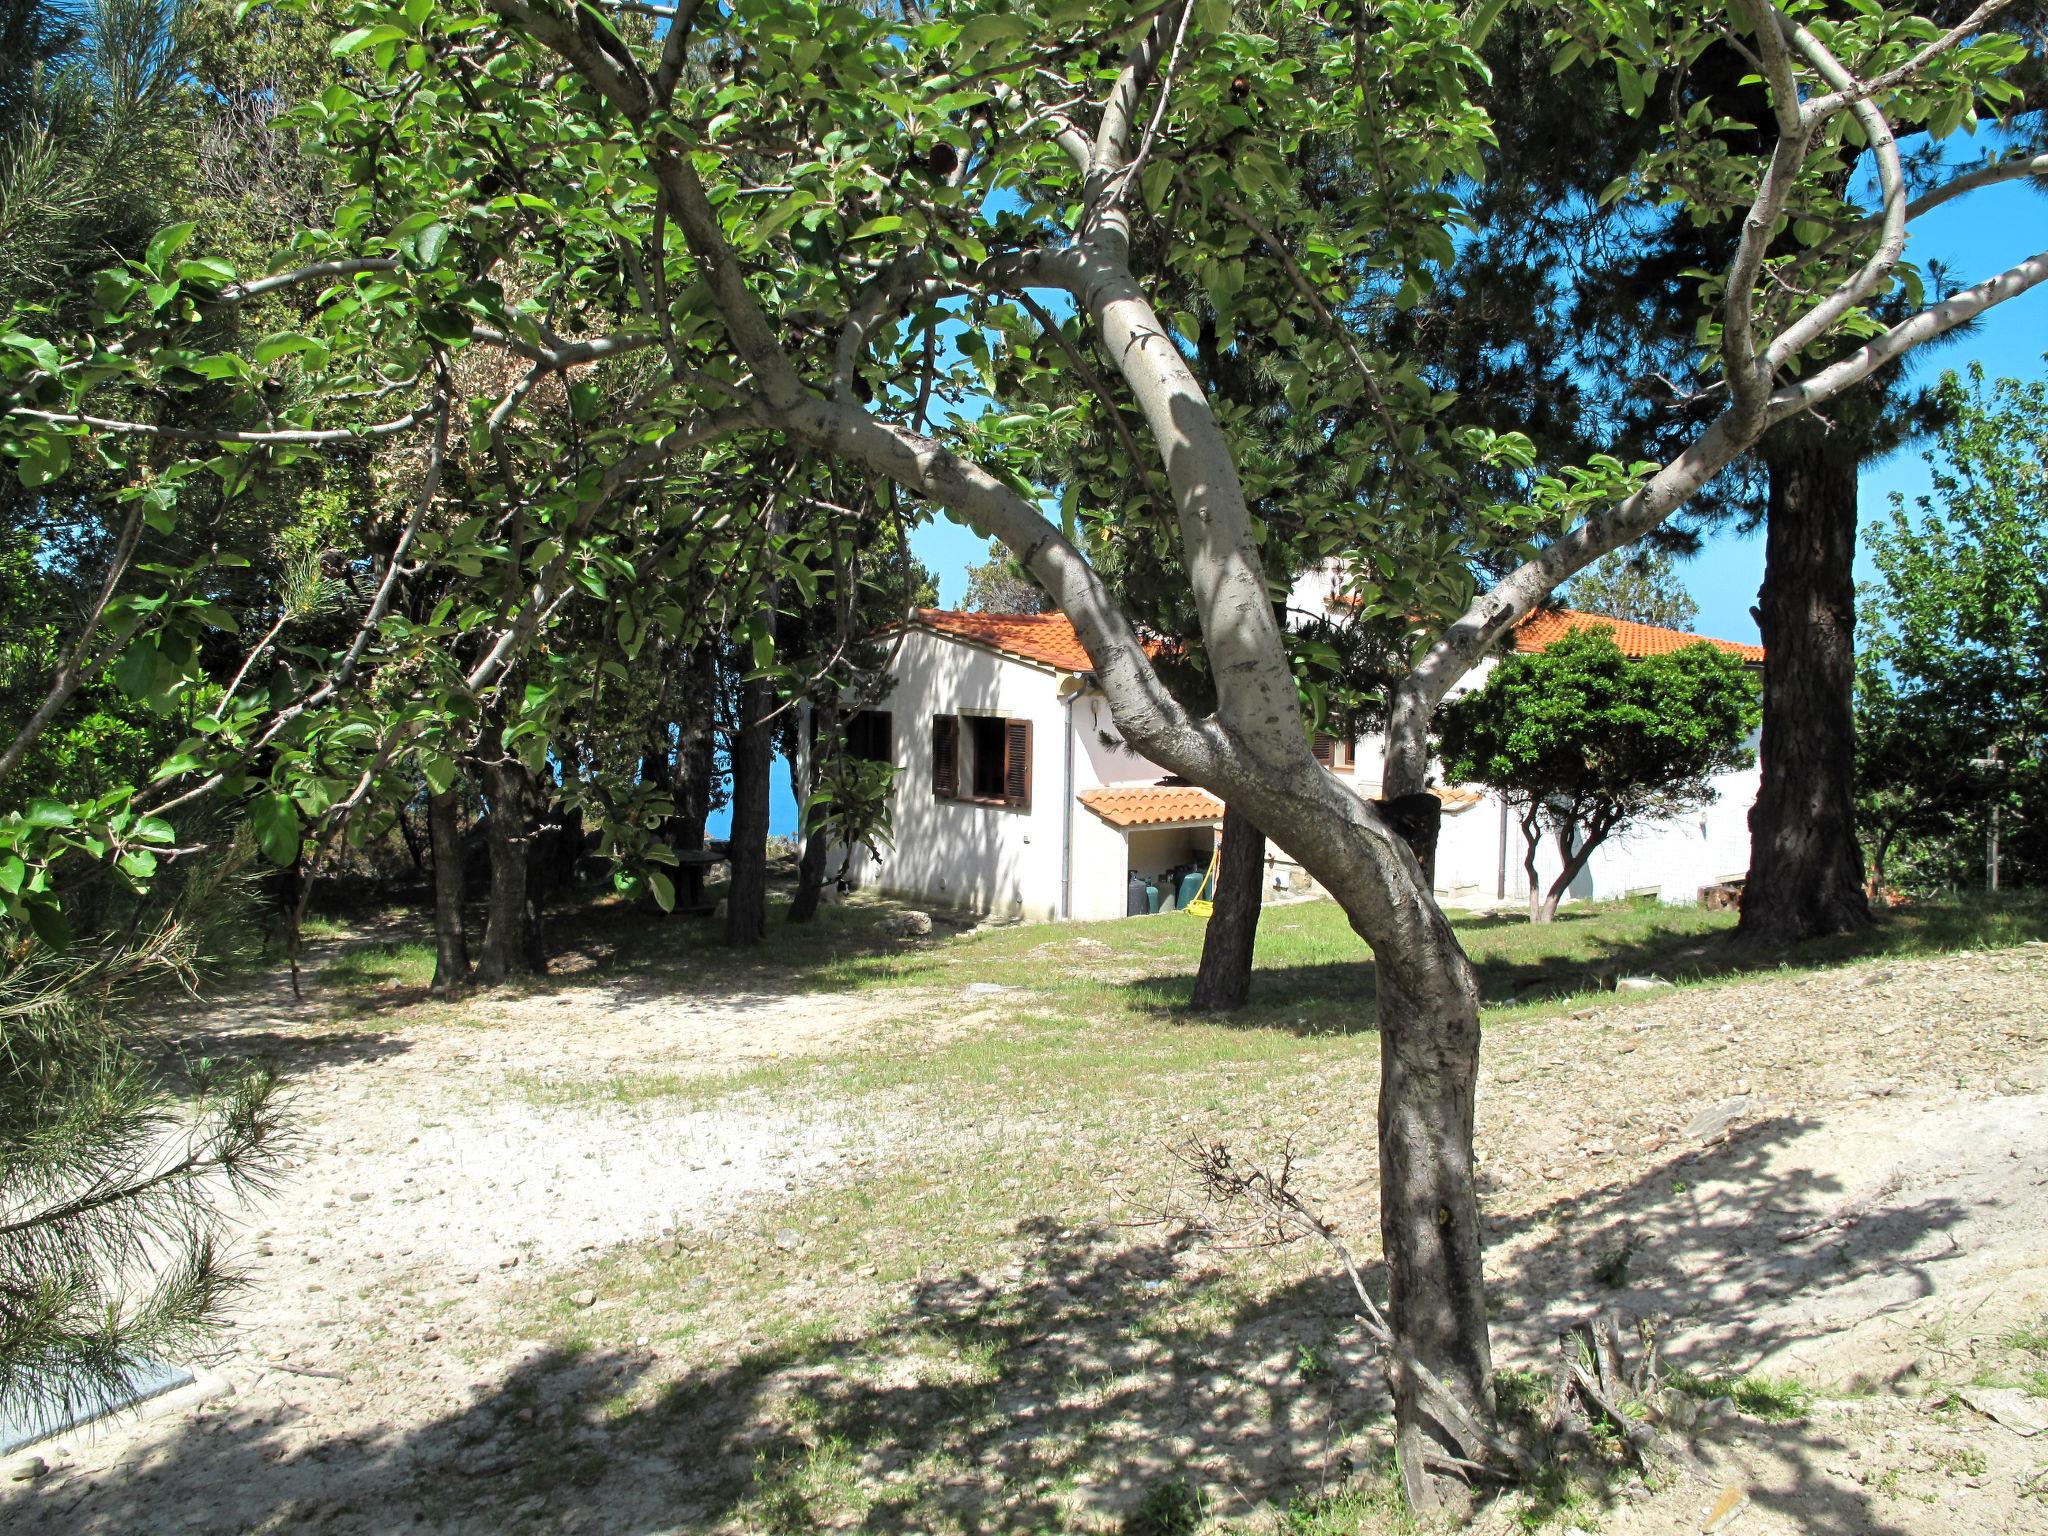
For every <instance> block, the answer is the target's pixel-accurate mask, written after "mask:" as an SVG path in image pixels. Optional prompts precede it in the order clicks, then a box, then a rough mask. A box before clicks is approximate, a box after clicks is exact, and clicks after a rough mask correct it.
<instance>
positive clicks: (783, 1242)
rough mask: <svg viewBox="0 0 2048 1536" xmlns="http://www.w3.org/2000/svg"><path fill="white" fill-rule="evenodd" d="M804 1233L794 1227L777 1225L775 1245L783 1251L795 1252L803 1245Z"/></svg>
mask: <svg viewBox="0 0 2048 1536" xmlns="http://www.w3.org/2000/svg"><path fill="white" fill-rule="evenodd" d="M803 1245H804V1235H803V1233H801V1232H799V1231H797V1229H796V1228H795V1227H778V1228H776V1231H775V1246H776V1247H778V1248H780V1249H781V1250H782V1251H783V1252H784V1253H795V1252H796V1251H797V1249H799V1248H801V1247H803Z"/></svg>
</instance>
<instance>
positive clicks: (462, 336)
mask: <svg viewBox="0 0 2048 1536" xmlns="http://www.w3.org/2000/svg"><path fill="white" fill-rule="evenodd" d="M420 329H421V330H423V331H425V332H426V333H427V334H428V335H429V336H431V337H433V338H434V340H436V341H438V342H440V343H441V345H443V346H444V347H459V346H461V345H462V344H463V343H464V342H465V341H468V340H469V338H470V337H471V336H474V335H475V334H476V321H474V320H472V319H471V318H470V317H469V316H468V315H465V314H464V313H463V312H462V311H461V310H459V309H456V308H454V307H452V306H450V305H446V304H437V305H435V306H433V307H432V308H430V309H423V310H421V311H420Z"/></svg>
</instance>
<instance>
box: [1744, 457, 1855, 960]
mask: <svg viewBox="0 0 2048 1536" xmlns="http://www.w3.org/2000/svg"><path fill="white" fill-rule="evenodd" d="M1766 461H1767V464H1768V468H1769V471H1770V520H1769V523H1768V527H1767V533H1766V542H1765V551H1764V583H1763V592H1762V596H1761V599H1760V602H1759V611H1758V620H1759V627H1760V628H1761V629H1762V631H1763V643H1764V697H1763V741H1762V746H1761V750H1760V758H1761V766H1762V775H1761V777H1762V784H1761V787H1760V788H1759V790H1758V793H1757V800H1756V805H1755V806H1754V807H1753V808H1752V809H1751V811H1750V813H1749V878H1748V880H1747V881H1746V882H1745V883H1744V885H1743V889H1742V919H1741V925H1740V928H1739V930H1738V932H1739V934H1740V936H1741V938H1742V939H1743V940H1745V941H1746V942H1750V943H1757V944H1789V943H1794V942H1797V941H1799V940H1801V939H1810V938H1817V937H1819V936H1820V935H1822V934H1829V933H1850V932H1854V931H1855V930H1857V929H1860V928H1865V927H1868V926H1869V924H1870V903H1869V900H1868V898H1867V897H1866V896H1865V894H1864V887H1863V856H1862V853H1861V851H1860V850H1859V849H1858V847H1857V843H1856V798H1855V795H1856V783H1855V770H1856V715H1855V655H1856V652H1855V644H1856V582H1855V575H1854V566H1855V561H1856V463H1857V455H1856V453H1855V449H1854V444H1853V443H1850V442H1846V441H1838V440H1835V439H1833V438H1831V437H1830V436H1829V435H1828V434H1827V433H1826V432H1824V431H1823V430H1822V428H1821V427H1820V425H1819V424H1818V423H1812V422H1800V423H1796V424H1794V425H1793V427H1791V428H1790V429H1789V430H1782V431H1781V432H1780V433H1779V434H1778V435H1777V437H1776V439H1775V440H1774V441H1773V442H1772V443H1771V444H1770V445H1769V447H1768V449H1767V453H1766Z"/></svg>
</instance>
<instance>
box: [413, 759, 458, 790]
mask: <svg viewBox="0 0 2048 1536" xmlns="http://www.w3.org/2000/svg"><path fill="white" fill-rule="evenodd" d="M420 772H421V773H422V774H423V775H425V777H426V780H427V788H429V789H431V790H432V791H433V792H434V793H435V794H437V795H445V794H447V793H448V791H449V790H451V789H453V788H454V787H455V759H453V758H452V757H446V756H443V755H442V754H441V753H439V752H429V753H424V754H422V755H421V757H420Z"/></svg>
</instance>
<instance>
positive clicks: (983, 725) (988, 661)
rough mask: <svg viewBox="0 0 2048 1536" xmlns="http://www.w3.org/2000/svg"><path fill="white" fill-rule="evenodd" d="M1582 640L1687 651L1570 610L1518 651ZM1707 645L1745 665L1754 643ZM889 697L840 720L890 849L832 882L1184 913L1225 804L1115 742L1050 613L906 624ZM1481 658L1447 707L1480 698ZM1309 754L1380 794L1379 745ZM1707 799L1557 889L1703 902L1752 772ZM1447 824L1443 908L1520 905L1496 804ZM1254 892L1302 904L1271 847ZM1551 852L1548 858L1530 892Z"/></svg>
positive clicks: (1069, 635)
mask: <svg viewBox="0 0 2048 1536" xmlns="http://www.w3.org/2000/svg"><path fill="white" fill-rule="evenodd" d="M1295 597H1296V603H1297V605H1298V606H1305V601H1304V600H1306V601H1312V602H1320V603H1324V604H1327V605H1329V606H1330V607H1332V608H1334V607H1336V606H1337V605H1338V604H1339V603H1340V602H1341V598H1339V597H1338V596H1337V595H1336V594H1335V593H1334V591H1332V592H1325V593H1322V594H1317V593H1315V592H1314V590H1313V586H1312V584H1311V583H1310V582H1308V581H1305V582H1304V584H1303V587H1302V588H1298V589H1297V592H1296V595H1295ZM1579 624H1598V625H1602V626H1607V627H1611V628H1612V629H1613V630H1614V631H1615V638H1616V640H1617V641H1618V642H1619V643H1620V644H1621V647H1622V649H1623V650H1624V651H1625V652H1627V653H1628V654H1630V655H1632V656H1643V655H1652V654H1656V653H1658V652H1660V651H1666V650H1672V649H1676V648H1677V647H1678V646H1680V645H1684V644H1689V643H1692V642H1694V641H1696V640H1697V639H1698V638H1699V637H1697V636H1693V635H1681V634H1679V633H1677V632H1675V631H1672V630H1662V629H1655V628H1652V627H1650V626H1647V625H1641V624H1627V623H1618V622H1616V621H1614V620H1609V619H1602V618H1594V617H1592V616H1589V615H1583V614H1575V613H1569V612H1563V613H1560V612H1555V611H1553V612H1548V613H1540V614H1536V615H1532V616H1531V617H1530V618H1529V619H1528V620H1526V621H1524V623H1523V624H1522V625H1521V626H1520V627H1519V628H1517V630H1516V631H1515V637H1514V640H1515V646H1516V648H1517V649H1518V650H1524V651H1529V650H1541V649H1542V648H1543V647H1544V646H1545V645H1548V644H1549V643H1551V641H1553V640H1555V639H1556V638H1557V637H1558V636H1559V635H1561V634H1563V633H1564V632H1565V630H1566V629H1567V628H1570V627H1574V626H1576V625H1579ZM1713 643H1714V644H1716V645H1720V646H1723V647H1725V648H1727V649H1730V650H1735V651H1738V652H1740V653H1741V654H1742V655H1743V656H1744V657H1745V658H1746V659H1747V660H1750V661H1751V662H1752V663H1755V664H1758V665H1760V664H1761V663H1762V659H1763V652H1762V650H1761V649H1760V648H1758V647H1756V646H1738V645H1736V644H1734V642H1731V641H1719V640H1717V641H1714V642H1713ZM892 648H893V653H894V661H893V666H892V674H893V675H892V680H891V682H890V685H889V687H888V689H887V691H886V693H885V694H884V695H883V696H882V698H881V699H880V701H879V702H878V703H877V704H876V705H875V706H874V707H873V708H872V709H870V710H868V711H864V712H863V713H862V714H861V715H860V716H857V717H856V718H855V719H854V720H853V721H851V722H850V723H849V732H848V734H849V740H850V741H851V742H852V743H853V744H854V746H855V749H856V750H858V751H861V752H863V753H864V754H871V755H873V756H875V757H877V758H882V759H886V760H887V761H889V762H892V763H894V764H895V766H896V769H897V774H896V784H895V789H894V792H893V793H894V795H895V803H894V805H893V806H892V808H891V809H892V822H893V826H892V833H891V836H892V841H893V847H891V848H889V849H887V850H885V852H884V854H883V857H882V858H881V859H879V860H877V859H875V858H874V857H873V856H871V855H870V854H868V853H867V852H866V851H865V850H857V851H856V852H855V854H854V856H853V859H852V863H851V865H850V867H849V872H848V873H849V878H850V879H851V880H852V881H854V882H855V883H857V884H859V885H863V886H870V887H873V888H875V889H878V890H880V891H882V892H883V893H885V894H887V895H891V896H897V897H901V898H904V899H907V900H911V901H915V902H918V903H921V904H923V905H927V906H931V907H936V908H951V909H955V910H960V911H966V912H973V913H980V914H988V915H992V916H997V917H1006V918H1028V919H1058V918H1076V919H1088V918H1105V917H1120V916H1123V915H1125V914H1126V913H1127V912H1130V911H1132V910H1152V909H1154V903H1155V902H1156V904H1157V909H1159V910H1164V909H1167V908H1170V907H1175V906H1179V905H1182V904H1184V901H1185V898H1186V897H1187V896H1188V895H1189V894H1191V893H1192V890H1193V888H1194V884H1195V883H1198V882H1199V879H1200V876H1201V874H1202V872H1203V871H1205V870H1206V869H1207V868H1208V865H1209V859H1210V855H1211V853H1212V852H1213V850H1214V847H1215V841H1216V837H1217V833H1218V830H1219V829H1220V827H1221V824H1222V816H1223V806H1222V803H1221V802H1220V801H1219V800H1218V799H1217V798H1216V797H1215V796H1214V795H1212V794H1210V793H1209V792H1208V791H1207V790H1204V789H1200V788H1197V787H1196V786H1193V785H1190V784H1186V783H1182V782H1180V781H1177V780H1174V779H1172V778H1171V777H1170V776H1169V775H1168V774H1167V772H1166V771H1165V770H1164V769H1163V768H1161V767H1159V766H1158V765H1157V764H1155V763H1152V762H1150V761H1148V760H1147V759H1146V758H1144V757H1142V756H1140V755H1138V754H1137V753H1136V752H1133V751H1131V750H1130V749H1129V748H1128V747H1126V746H1125V745H1124V744H1123V743H1122V741H1121V740H1120V739H1119V738H1118V737H1117V735H1116V728H1115V725H1114V722H1112V720H1111V719H1110V714H1109V705H1108V701H1107V700H1106V699H1104V698H1103V696H1102V694H1101V692H1100V690H1099V689H1097V688H1096V686H1095V681H1094V673H1093V667H1092V665H1091V663H1090V662H1089V660H1088V655H1087V652H1086V651H1085V650H1083V649H1082V646H1081V642H1080V639H1079V637H1078V636H1076V635H1075V633H1074V627H1073V625H1072V624H1071V623H1070V622H1069V621H1068V619H1067V618H1066V616H1065V615H1064V614H1058V613H1046V614H987V613H954V612H948V611H945V610H941V609H920V610H919V611H918V612H917V613H916V614H915V615H913V617H912V618H911V619H910V620H909V621H908V623H907V624H906V625H905V626H904V627H903V630H902V631H901V632H900V633H899V634H897V635H895V636H894V637H893V638H892ZM1494 665H1495V662H1494V661H1493V660H1492V659H1490V658H1489V659H1488V660H1486V661H1483V662H1482V663H1480V665H1479V666H1478V667H1475V668H1474V669H1473V670H1472V672H1471V673H1469V674H1468V675H1467V676H1466V677H1465V678H1464V679H1462V680H1461V681H1460V682H1459V684H1458V686H1457V688H1456V689H1455V690H1454V693H1455V692H1462V691H1464V690H1465V689H1467V688H1473V687H1477V686H1479V685H1480V684H1481V683H1482V682H1484V681H1485V677H1486V674H1487V672H1488V671H1490V670H1491V669H1492V667H1493V666H1494ZM1317 745H1318V753H1319V755H1321V756H1323V758H1324V760H1325V761H1326V762H1328V763H1330V764H1331V766H1332V768H1333V769H1334V771H1336V772H1337V773H1338V774H1339V775H1341V776H1348V777H1349V778H1350V779H1351V780H1352V782H1353V783H1354V784H1355V785H1356V787H1357V789H1358V792H1359V793H1360V794H1361V795H1365V796H1368V797H1372V796H1377V794H1378V793H1379V788H1380V785H1379V763H1380V746H1381V744H1380V742H1379V741H1378V740H1377V739H1373V738H1367V739H1365V740H1361V741H1357V742H1341V743H1340V742H1332V741H1327V740H1325V741H1319V742H1318V744H1317ZM1715 788H1716V795H1715V799H1714V801H1713V802H1712V803H1711V804H1710V805H1708V806H1707V807H1705V808H1704V809H1702V810H1700V811H1698V812H1696V813H1694V814H1693V815H1691V816H1688V817H1684V818H1680V819H1678V820H1675V821H1669V822H1664V823H1660V824H1657V825H1654V826H1650V827H1645V828H1643V829H1641V830H1639V831H1637V832H1634V833H1628V834H1622V835H1618V836H1616V837H1615V838H1613V839H1610V840H1609V842H1608V843H1607V844H1605V845H1604V846H1602V847H1601V848H1599V849H1597V850H1596V851H1595V852H1594V854H1593V857H1592V858H1591V860H1589V861H1588V863H1587V867H1586V869H1585V870H1584V871H1583V872H1582V874H1581V875H1580V876H1579V878H1578V880H1577V881H1576V882H1574V885H1573V887H1572V891H1571V895H1572V897H1574V898H1576V899H1581V900H1584V899H1592V898H1607V897H1612V896H1619V895H1626V894H1634V893H1647V892H1655V893H1656V894H1657V895H1658V896H1659V897H1661V898H1662V899H1663V900H1666V901H1686V902H1689V901H1692V900H1693V899H1694V898H1695V895H1696V893H1697V891H1698V889H1699V887H1700V886H1702V885H1706V884H1710V883H1715V882H1718V881H1721V880H1725V879H1728V878H1730V877H1733V876H1737V875H1740V874H1741V873H1742V871H1743V870H1744V869H1746V868H1747V866H1748V863H1749V828H1748V814H1749V807H1750V804H1751V802H1752V801H1754V799H1755V798H1756V789H1757V775H1756V770H1755V769H1754V768H1751V769H1748V770H1746V771H1743V772H1739V773H1732V774H1727V775H1724V776H1723V777H1722V778H1721V779H1720V780H1719V781H1717V783H1716V786H1715ZM1436 793H1437V794H1438V796H1439V797H1440V798H1441V799H1442V800H1443V802H1444V812H1445V814H1444V819H1443V824H1442V830H1441V833H1440V834H1439V841H1438V849H1437V868H1436V885H1437V891H1438V894H1439V897H1440V898H1441V899H1442V900H1444V901H1445V902H1446V903H1447V904H1450V905H1458V904H1461V903H1489V902H1493V901H1497V900H1510V901H1513V900H1526V898H1527V894H1528V892H1527V879H1526V876H1525V875H1524V873H1523V868H1522V852H1523V848H1522V835H1521V831H1520V828H1519V826H1517V825H1516V824H1515V823H1514V820H1513V818H1512V816H1511V815H1510V813H1509V811H1508V808H1507V806H1506V805H1505V804H1504V803H1503V802H1502V801H1501V800H1500V799H1499V797H1497V796H1495V795H1493V794H1491V793H1488V792H1486V791H1483V790H1481V789H1479V788H1477V787H1472V788H1460V787H1455V786H1453V787H1449V788H1439V789H1438V790H1437V791H1436ZM1268 862H1269V865H1270V870H1269V873H1270V876H1271V879H1270V882H1269V884H1270V885H1271V886H1278V887H1282V888H1299V887H1301V886H1302V885H1303V884H1304V883H1305V882H1304V877H1303V876H1302V874H1301V872H1300V871H1299V870H1298V869H1297V868H1296V867H1295V866H1294V865H1293V864H1292V863H1291V862H1290V861H1289V859H1288V857H1287V855H1286V853H1285V852H1284V850H1281V849H1279V848H1277V847H1275V848H1270V849H1269V853H1268ZM1557 867H1558V865H1557V854H1556V850H1555V848H1554V847H1552V846H1550V845H1549V844H1548V843H1546V845H1545V848H1544V850H1543V855H1542V860H1541V862H1540V863H1539V879H1541V880H1542V881H1544V882H1546V883H1547V882H1548V881H1549V879H1551V878H1552V877H1553V876H1554V874H1555V872H1556V869H1557Z"/></svg>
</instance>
